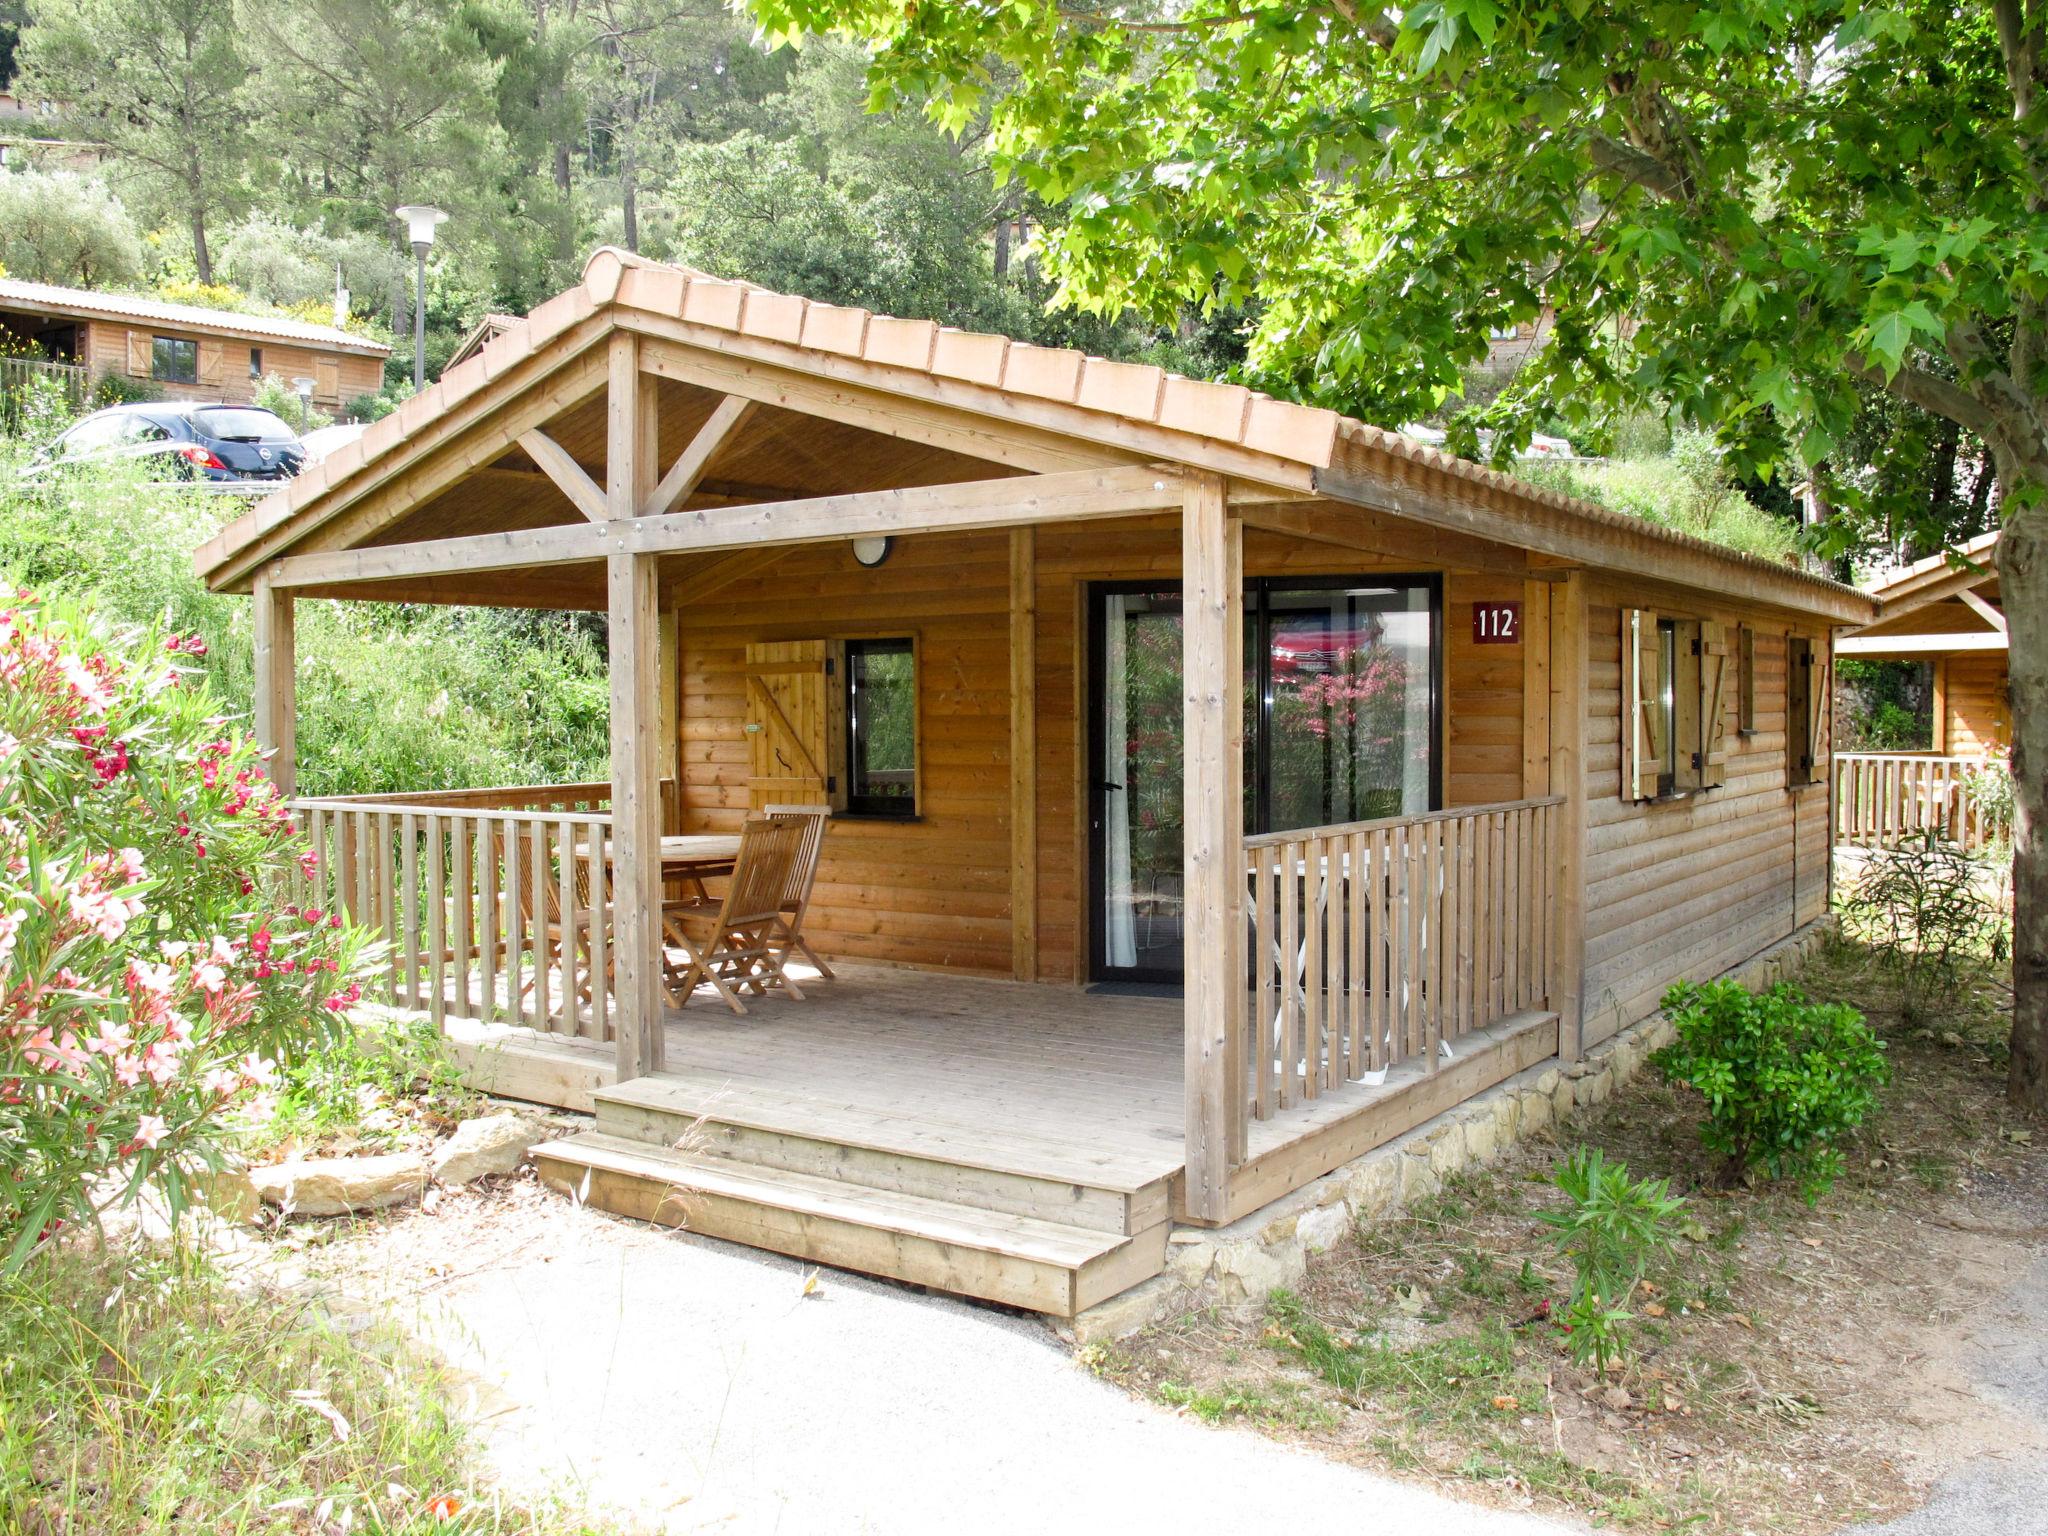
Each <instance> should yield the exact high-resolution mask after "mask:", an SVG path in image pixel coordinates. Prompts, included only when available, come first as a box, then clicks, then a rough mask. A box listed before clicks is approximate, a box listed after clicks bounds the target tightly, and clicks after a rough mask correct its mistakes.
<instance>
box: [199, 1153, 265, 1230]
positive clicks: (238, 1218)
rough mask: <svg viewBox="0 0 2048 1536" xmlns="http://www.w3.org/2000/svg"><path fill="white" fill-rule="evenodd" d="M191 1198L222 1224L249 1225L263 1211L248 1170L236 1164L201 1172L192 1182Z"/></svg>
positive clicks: (227, 1164)
mask: <svg viewBox="0 0 2048 1536" xmlns="http://www.w3.org/2000/svg"><path fill="white" fill-rule="evenodd" d="M192 1195H193V1198H194V1199H196V1200H197V1201H198V1202H199V1203H200V1204H201V1205H203V1206H205V1207H206V1208H207V1209H208V1210H209V1211H211V1212H213V1214H214V1215H216V1216H218V1217H219V1218H220V1219H221V1220H222V1221H228V1222H233V1223H234V1224H235V1225H237V1226H243V1227H246V1226H248V1225H249V1224H250V1223H251V1222H253V1221H255V1219H256V1213H257V1212H258V1211H260V1210H262V1209H263V1201H262V1200H261V1199H260V1198H259V1197H258V1195H257V1193H256V1183H255V1181H254V1180H253V1179H251V1178H250V1177H249V1170H248V1169H246V1168H244V1167H242V1166H240V1165H239V1164H236V1163H223V1164H222V1165H221V1166H220V1167H218V1168H210V1169H203V1170H201V1171H200V1173H199V1174H198V1175H196V1176H195V1177H194V1178H193V1180H192Z"/></svg>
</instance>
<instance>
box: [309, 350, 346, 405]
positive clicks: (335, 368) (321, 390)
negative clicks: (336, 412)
mask: <svg viewBox="0 0 2048 1536" xmlns="http://www.w3.org/2000/svg"><path fill="white" fill-rule="evenodd" d="M313 393H314V394H315V395H317V396H318V397H319V398H320V399H322V400H339V399H340V398H341V359H339V358H335V357H316V358H314V359H313Z"/></svg>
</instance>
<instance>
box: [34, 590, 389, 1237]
mask: <svg viewBox="0 0 2048 1536" xmlns="http://www.w3.org/2000/svg"><path fill="white" fill-rule="evenodd" d="M198 644H199V642H196V641H194V640H193V639H192V638H191V637H190V636H185V635H173V636H170V637H168V638H165V637H164V636H163V635H161V634H160V633H158V632H152V631H145V630H132V629H115V628H113V627H111V626H109V625H106V624H104V623H102V622H100V621H98V620H96V619H94V618H92V617H91V616H90V615H88V614H85V613H83V612H80V611H78V610H75V609H71V608H69V607H68V606H62V605H59V606H55V607H46V606H45V605H43V604H41V603H39V602H37V601H36V600H35V599H33V598H31V597H29V596H28V595H27V594H25V593H24V594H20V595H19V596H18V597H17V598H16V600H15V601H14V602H13V603H12V604H11V605H10V606H9V607H8V608H7V609H6V610H5V611H0V1245H4V1248H0V1269H5V1268H11V1267H16V1266H19V1265H20V1264H22V1263H23V1262H25V1261H26V1260H27V1259H28V1257H29V1256H30V1255H31V1254H32V1253H34V1252H35V1251H36V1250H37V1248H38V1247H39V1246H41V1245H43V1244H46V1243H48V1242H49V1241H50V1240H51V1239H53V1238H54V1237H56V1236H57V1234H58V1233H60V1232H62V1231H63V1230H65V1229H66V1228H75V1227H78V1226H80V1225H83V1224H89V1223H92V1222H94V1221H96V1220H97V1219H98V1216H99V1214H100V1212H101V1211H102V1210H104V1209H106V1208H107V1207H109V1206H111V1205H115V1204H118V1203H121V1202H123V1201H127V1200H131V1199H133V1198H135V1197H136V1196H137V1195H138V1194H139V1193H140V1192H141V1191H142V1190H143V1188H144V1187H145V1186H146V1185H149V1184H156V1185H159V1186H161V1188H162V1189H163V1191H164V1193H165V1196H166V1198H167V1200H168V1202H169V1204H170V1208H171V1211H172V1212H173V1214H176V1213H177V1212H178V1211H179V1210H180V1209H181V1207H182V1206H183V1204H184V1201H185V1196H186V1190H187V1185H188V1182H189V1181H190V1180H191V1178H192V1177H193V1176H194V1175H195V1174H196V1173H198V1172H199V1171H200V1169H201V1168H202V1167H205V1166H208V1165H212V1164H216V1163H217V1162H218V1160H219V1152H220V1147H221V1145H222V1143H223V1141H224V1140H225V1139H226V1136H227V1132H226V1130H225V1128H224V1124H223V1121H224V1115H225V1112H227V1111H228V1110H229V1109H230V1108H231V1107H233V1106H235V1105H237V1104H238V1103H240V1102H242V1101H244V1100H245V1099H246V1098H247V1097H248V1096H249V1095H250V1094H251V1093H252V1091H253V1090H255V1089H257V1088H259V1087H262V1086H264V1085H267V1084H268V1083H269V1082H270V1081H271V1079H272V1077H273V1075H274V1069H275V1064H276V1062H278V1061H280V1060H289V1059H292V1058H294V1057H296V1056H297V1055H299V1054H300V1053H302V1052H304V1051H305V1050H307V1049H309V1048H310V1047H312V1046H314V1045H317V1044H318V1043H319V1042H320V1041H321V1039H322V1038H323V1037H324V1036H325V1035H326V1034H327V1032H328V1031H329V1029H330V1028H331V1027H332V1021H333V1019H334V1016H335V1014H336V1013H338V1012H339V1011H340V1010H341V1009H343V1008H346V1007H347V1006H348V1005H349V1004H351V1003H353V1002H355V1001H356V999H357V997H358V996H359V995H360V994H359V989H358V987H357V985H356V982H355V979H354V978H355V975H356V973H357V970H358V961H359V958H360V957H361V953H362V948H363V941H362V936H361V935H359V934H357V933H356V932H354V931H352V930H349V929H346V928H344V927H343V924H342V920H341V918H340V917H338V916H329V915H327V914H323V913H321V912H319V911H317V910H314V909H311V908H309V909H307V910H305V911H303V912H302V911H300V909H299V908H297V907H295V906H285V907H282V908H280V907H278V906H277V905H276V904H275V902H274V899H273V898H274V893H276V892H277V891H279V890H280V889H282V887H283V885H284V882H285V878H286V876H287V875H288V874H290V873H291V872H292V870H293V866H294V864H295V863H297V862H300V861H302V860H304V859H305V858H307V857H309V856H310V855H309V853H308V851H307V846H306V843H305V840H304V838H303V837H301V836H300V835H299V834H298V833H297V832H296V831H295V830H294V828H293V826H292V821H291V817H290V816H289V815H288V814H287V813H286V812H285V809H284V806H283V804H282V803H281V801H280V800H279V798H278V796H277V794H276V791H275V790H274V789H273V788H272V786H271V785H270V783H269V782H268V781H267V780H266V779H265V777H264V775H263V770H262V767H261V764H260V761H259V759H258V756H257V751H256V747H255V744H254V743H253V742H251V741H250V740H248V739H247V738H246V737H243V736H238V735H236V734H235V733H234V732H233V731H231V730H228V729H226V728H224V726H223V723H222V719H221V716H220V712H219V709H220V707H219V704H218V702H217V701H216V700H215V698H214V696H213V694H212V693H211V692H210V691H209V690H208V689H207V688H206V686H205V684H204V682H203V681H202V680H201V679H200V678H199V677H198V675H197V672H196V668H192V667H189V666H188V665H186V663H187V662H188V660H189V659H190V658H191V657H192V654H193V651H194V649H195V647H197V646H198Z"/></svg>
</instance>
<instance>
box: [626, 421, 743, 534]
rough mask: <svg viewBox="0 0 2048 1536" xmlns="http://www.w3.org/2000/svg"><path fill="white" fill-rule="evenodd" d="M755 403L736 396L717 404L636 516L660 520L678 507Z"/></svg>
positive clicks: (693, 488)
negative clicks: (658, 518) (708, 418)
mask: <svg viewBox="0 0 2048 1536" xmlns="http://www.w3.org/2000/svg"><path fill="white" fill-rule="evenodd" d="M759 404H760V402H759V401H755V400H748V399H746V398H745V397H743V396H740V395H727V396H726V397H725V398H724V399H723V400H721V401H719V402H718V407H717V409H716V410H714V411H712V413H711V418H710V420H708V421H706V422H705V423H704V425H703V426H701V427H699V428H698V429H697V435H696V436H695V437H693V438H691V439H690V441H689V445H688V446H687V447H685V448H684V449H683V451H682V452H681V453H679V454H677V455H676V461H675V463H673V464H671V465H669V467H668V473H667V474H665V475H663V476H662V477H661V482H660V483H659V484H658V485H656V486H655V488H654V494H653V495H652V496H650V497H648V498H647V500H646V501H645V502H644V503H643V504H642V505H641V507H640V516H642V517H660V516H661V515H662V514H663V513H666V512H673V511H675V509H676V508H677V507H679V506H681V505H682V504H683V502H684V501H685V500H686V499H688V497H689V495H690V493H691V492H692V491H694V490H696V489H697V486H698V484H699V482H701V481H702V480H703V478H704V473H705V471H706V470H708V469H710V467H711V461H712V459H713V458H715V457H716V456H717V454H718V450H719V449H721V448H723V447H724V446H725V445H726V442H727V440H728V439H729V438H731V436H732V435H733V433H735V432H737V431H738V430H739V429H740V427H741V426H742V425H744V424H745V422H746V419H747V418H748V417H749V416H751V415H753V414H754V411H755V410H756V409H757V407H758V406H759Z"/></svg>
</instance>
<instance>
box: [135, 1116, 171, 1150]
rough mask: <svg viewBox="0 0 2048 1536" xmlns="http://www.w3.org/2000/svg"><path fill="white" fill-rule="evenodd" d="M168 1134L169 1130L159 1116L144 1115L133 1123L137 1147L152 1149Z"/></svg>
mask: <svg viewBox="0 0 2048 1536" xmlns="http://www.w3.org/2000/svg"><path fill="white" fill-rule="evenodd" d="M170 1133H171V1128H170V1126H168V1125H167V1124H165V1123H164V1119H163V1117H162V1116H161V1115H144V1116H143V1117H142V1118H141V1119H140V1120H137V1121H136V1122H135V1141H136V1144H137V1145H138V1146H144V1147H150V1148H154V1147H155V1146H156V1145H157V1144H158V1143H159V1142H161V1141H162V1140H163V1139H164V1138H165V1137H166V1136H168V1135H170Z"/></svg>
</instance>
